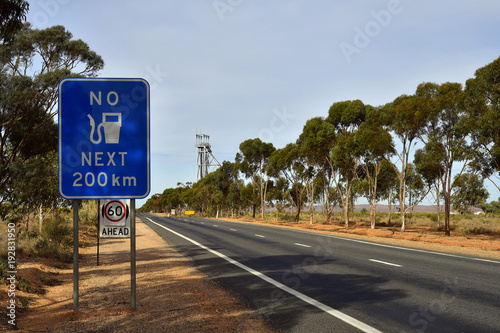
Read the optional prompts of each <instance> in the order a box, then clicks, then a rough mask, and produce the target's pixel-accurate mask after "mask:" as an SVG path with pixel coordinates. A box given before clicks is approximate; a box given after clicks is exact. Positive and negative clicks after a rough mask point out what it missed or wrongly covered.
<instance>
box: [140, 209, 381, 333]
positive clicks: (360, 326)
mask: <svg viewBox="0 0 500 333" xmlns="http://www.w3.org/2000/svg"><path fill="white" fill-rule="evenodd" d="M147 219H148V220H149V221H151V223H153V224H156V225H157V226H159V227H161V228H163V229H165V230H167V231H169V232H171V233H173V234H174V235H177V236H179V237H181V238H184V239H185V240H187V241H189V242H191V243H193V244H194V245H196V246H198V247H200V248H202V249H204V250H206V251H208V252H210V253H212V254H214V255H216V256H218V257H220V258H222V259H224V260H226V261H227V262H229V263H231V264H233V265H235V266H237V267H239V268H241V269H244V270H245V271H247V272H249V273H251V274H253V275H255V276H257V277H258V278H261V279H262V280H264V281H266V282H267V283H270V284H272V285H273V286H275V287H277V288H279V289H281V290H283V291H285V292H287V293H290V294H292V295H293V296H295V297H297V298H299V299H301V300H302V301H304V302H306V303H309V304H311V305H312V306H315V307H317V308H318V309H320V310H322V311H324V312H326V313H328V314H329V315H331V316H333V317H335V318H337V319H340V320H342V321H343V322H345V323H347V324H349V325H352V326H354V327H356V328H358V329H360V330H361V331H363V332H370V333H371V332H373V333H382V332H381V331H379V330H377V329H376V328H374V327H371V326H369V325H367V324H365V323H363V322H361V321H359V320H357V319H356V318H353V317H351V316H349V315H347V314H345V313H343V312H340V311H338V310H335V309H334V308H331V307H329V306H328V305H326V304H323V303H321V302H319V301H317V300H315V299H314V298H311V297H309V296H306V295H304V294H302V293H300V292H298V291H297V290H295V289H292V288H290V287H287V286H285V285H284V284H282V283H280V282H278V281H276V280H273V279H271V278H270V277H268V276H267V275H265V274H263V273H261V272H259V271H256V270H255V269H253V268H250V267H248V266H246V265H243V264H242V263H240V262H238V261H236V260H234V259H231V258H229V257H228V256H226V255H224V254H222V253H220V252H217V251H215V250H212V249H210V248H208V247H206V246H205V245H203V244H200V243H198V242H197V241H195V240H192V239H191V238H189V237H186V236H184V235H182V234H180V233H178V232H176V231H174V230H172V229H169V228H167V227H165V226H164V225H161V224H159V223H156V222H154V221H153V220H151V219H150V218H149V217H147Z"/></svg>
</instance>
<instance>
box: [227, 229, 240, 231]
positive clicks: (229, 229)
mask: <svg viewBox="0 0 500 333" xmlns="http://www.w3.org/2000/svg"><path fill="white" fill-rule="evenodd" d="M229 230H231V231H238V230H236V229H229Z"/></svg>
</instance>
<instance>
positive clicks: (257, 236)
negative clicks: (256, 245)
mask: <svg viewBox="0 0 500 333" xmlns="http://www.w3.org/2000/svg"><path fill="white" fill-rule="evenodd" d="M255 236H257V237H260V238H266V236H262V235H259V234H255Z"/></svg>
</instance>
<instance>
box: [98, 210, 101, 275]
mask: <svg viewBox="0 0 500 333" xmlns="http://www.w3.org/2000/svg"><path fill="white" fill-rule="evenodd" d="M100 208H101V200H97V266H99V230H100V223H99V220H100V218H99V216H100V215H101V209H100Z"/></svg>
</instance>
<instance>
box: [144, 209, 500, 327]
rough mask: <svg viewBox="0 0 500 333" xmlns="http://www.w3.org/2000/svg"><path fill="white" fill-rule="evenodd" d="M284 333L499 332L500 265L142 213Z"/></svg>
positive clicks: (293, 232) (306, 234)
mask: <svg viewBox="0 0 500 333" xmlns="http://www.w3.org/2000/svg"><path fill="white" fill-rule="evenodd" d="M138 217H139V218H141V220H142V221H144V222H145V223H147V224H148V225H149V226H150V227H151V228H153V230H155V231H156V232H157V233H158V234H159V235H160V236H162V237H163V238H164V239H165V240H166V241H167V242H168V243H169V244H170V245H171V246H173V247H174V248H175V249H176V250H178V251H179V252H181V253H182V254H183V255H185V256H187V257H189V258H191V259H192V260H193V261H194V263H195V265H196V266H197V268H198V269H200V270H202V271H203V272H205V273H206V274H208V275H209V276H210V277H212V278H213V279H214V280H216V281H217V282H218V283H220V284H221V285H223V286H224V287H226V288H227V289H229V290H231V291H232V292H233V293H235V294H237V295H238V296H240V297H241V298H242V299H244V300H246V301H247V302H248V303H249V304H250V306H252V307H255V308H256V309H257V310H258V311H259V313H261V314H262V315H263V316H264V317H265V318H267V319H268V321H269V322H270V324H271V325H272V326H274V327H276V328H279V329H281V330H283V331H284V332H360V331H364V332H500V315H499V314H500V261H496V260H488V259H481V258H474V257H466V256H460V255H454V254H446V253H441V252H433V251H427V250H420V249H412V248H404V247H399V246H392V245H387V244H381V243H376V242H366V241H360V240H355V239H349V238H343V237H336V236H328V235H322V234H315V233H311V232H306V231H296V230H289V229H284V228H277V227H272V226H262V225H253V224H248V223H235V222H228V221H222V220H213V219H203V218H197V217H158V216H156V215H153V214H138Z"/></svg>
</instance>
